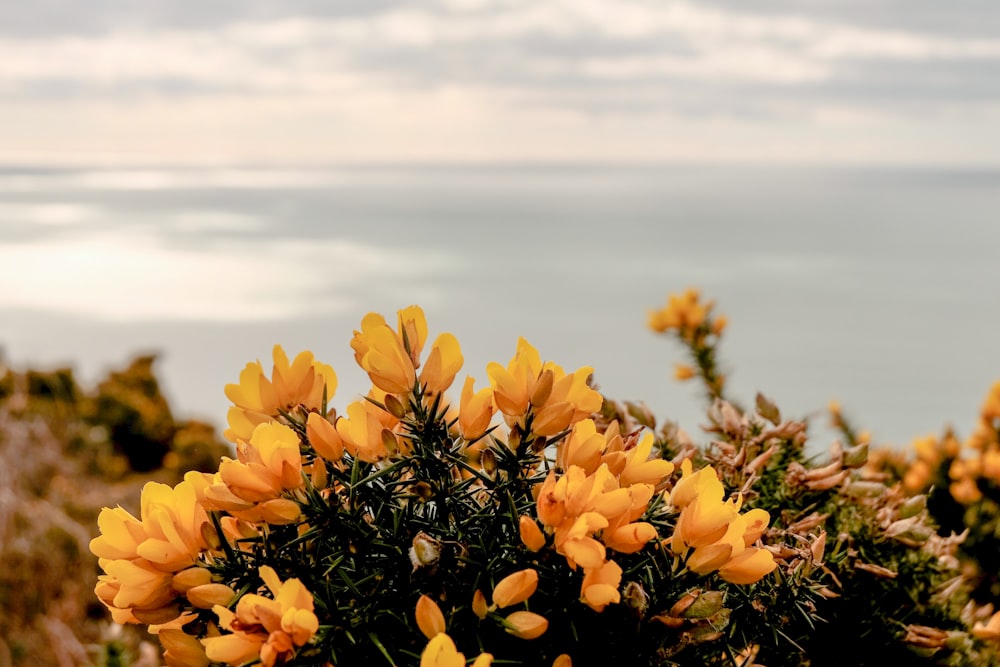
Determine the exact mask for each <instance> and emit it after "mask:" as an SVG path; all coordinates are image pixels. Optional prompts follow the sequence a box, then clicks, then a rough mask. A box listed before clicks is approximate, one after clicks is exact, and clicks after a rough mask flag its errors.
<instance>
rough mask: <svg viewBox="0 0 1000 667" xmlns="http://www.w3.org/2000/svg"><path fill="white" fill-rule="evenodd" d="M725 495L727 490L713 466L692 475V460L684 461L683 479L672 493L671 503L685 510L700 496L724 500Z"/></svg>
mask: <svg viewBox="0 0 1000 667" xmlns="http://www.w3.org/2000/svg"><path fill="white" fill-rule="evenodd" d="M725 493H726V489H725V487H723V486H722V482H720V481H719V477H718V475H717V474H716V473H715V469H714V468H712V466H705V467H704V468H702V469H701V470H699V471H698V472H696V473H692V471H691V459H684V460H683V461H682V462H681V479H680V480H679V481H678V482H677V484H676V485H674V489H673V491H671V492H670V503H671V504H672V505H673V506H674V507H678V508H681V509H683V508H684V507H686V506H687V505H689V504H690V503H691V502H692V501H693V500H694V499H695V498H697V497H698V496H699V495H703V494H704V495H708V496H712V497H717V498H722V496H724V495H725Z"/></svg>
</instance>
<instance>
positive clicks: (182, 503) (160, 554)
mask: <svg viewBox="0 0 1000 667" xmlns="http://www.w3.org/2000/svg"><path fill="white" fill-rule="evenodd" d="M140 516H141V520H140V519H136V518H135V517H134V516H132V515H131V514H129V513H128V512H126V511H125V510H123V509H121V508H115V509H109V508H104V509H103V510H102V511H101V514H100V516H99V517H98V525H99V527H100V528H101V531H102V534H101V535H100V536H98V537H96V538H94V539H93V540H91V543H90V549H91V551H92V552H93V553H94V554H95V555H97V556H98V559H99V560H98V562H99V564H100V566H101V568H102V569H103V570H104V571H105V573H106V575H104V576H101V577H100V578H99V579H98V583H97V586H96V587H95V589H94V592H95V594H96V595H97V597H98V598H99V599H100V600H101V601H102V602H103V603H104V604H105V606H107V607H108V608H109V609H110V610H111V613H112V617H113V618H114V619H115V621H116V622H121V623H133V622H136V621H142V622H144V623H154V622H155V623H163V622H167V621H170V620H172V619H174V618H176V617H177V616H179V615H180V609H179V607H178V606H177V604H176V600H177V597H178V593H179V591H178V590H177V589H175V588H174V586H173V579H174V573H176V572H179V571H181V570H185V569H187V568H189V567H191V566H193V565H194V564H195V562H196V560H197V558H198V556H199V555H200V554H201V553H202V552H203V551H205V550H207V549H208V545H207V544H206V543H205V541H204V537H203V532H202V529H203V527H204V526H206V525H207V523H208V516H207V514H206V513H205V510H204V508H203V507H202V506H201V504H200V503H199V502H198V497H197V493H196V490H195V487H194V486H193V485H192V484H191V483H190V482H187V481H184V482H181V483H180V484H178V485H177V486H176V487H173V488H171V487H169V486H167V485H165V484H159V483H156V482H149V483H147V484H146V485H145V486H144V487H143V490H142V496H141V500H140Z"/></svg>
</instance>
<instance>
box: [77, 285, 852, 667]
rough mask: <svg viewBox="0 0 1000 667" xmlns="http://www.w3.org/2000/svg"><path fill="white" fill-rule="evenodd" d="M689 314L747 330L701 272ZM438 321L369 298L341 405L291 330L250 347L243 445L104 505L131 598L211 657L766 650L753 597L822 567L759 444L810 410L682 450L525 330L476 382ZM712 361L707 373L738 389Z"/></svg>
mask: <svg viewBox="0 0 1000 667" xmlns="http://www.w3.org/2000/svg"><path fill="white" fill-rule="evenodd" d="M675 301H676V303H675ZM667 311H668V312H666V313H663V314H661V315H662V317H661V319H660V320H658V324H657V326H660V325H661V324H662V326H663V327H665V329H669V328H671V327H673V329H671V330H677V331H678V332H681V335H682V336H683V337H684V338H685V339H686V340H688V342H689V343H692V344H705V345H706V346H708V345H709V343H707V342H706V341H708V340H709V339H708V338H707V336H714V337H718V335H719V334H720V333H721V331H722V328H723V327H724V320H722V319H715V320H713V319H712V317H711V312H710V311H711V305H710V304H709V305H700V304H699V302H698V298H697V294H696V293H689V294H688V295H686V296H685V297H684V298H683V299H680V300H677V299H674V300H672V301H671V306H669V307H668V309H667ZM663 322H666V324H663ZM665 329H664V330H665ZM692 331H693V332H695V333H694V334H690V332H692ZM428 332H429V329H428V326H427V322H426V320H425V318H424V314H423V311H422V310H421V309H420V308H419V307H416V306H411V307H408V308H405V309H403V310H401V311H399V313H398V314H397V318H396V322H395V323H394V326H391V325H390V324H389V323H388V322H387V321H386V319H385V318H384V317H383V316H381V315H378V314H375V313H372V314H369V315H367V316H365V317H364V319H363V320H362V322H361V326H360V329H359V330H358V331H355V332H354V335H353V337H352V338H351V340H350V348H351V349H352V350H353V353H354V358H355V361H356V362H357V364H358V366H359V367H360V368H361V369H362V371H364V372H365V373H366V374H367V376H368V378H369V379H370V381H371V388H370V390H369V391H368V392H367V394H366V395H365V396H363V397H360V398H358V399H357V400H354V401H350V402H348V403H347V405H346V407H345V409H344V410H343V411H342V412H340V413H338V411H337V410H335V409H333V408H332V407H331V405H330V402H331V400H332V399H333V397H334V394H335V389H336V382H337V380H336V374H335V373H334V371H333V369H332V368H330V367H329V366H327V365H325V364H322V363H320V362H318V361H316V360H315V359H314V358H313V355H312V354H311V353H309V352H302V353H300V354H298V355H297V356H295V357H294V359H293V360H291V361H289V358H288V357H287V356H286V355H285V352H284V350H283V349H282V348H281V347H280V346H276V347H275V348H274V352H273V362H274V363H273V369H272V371H271V373H270V375H268V374H266V373H265V372H264V370H263V367H262V365H261V364H260V363H259V362H256V363H253V364H249V365H248V366H247V367H246V368H245V369H244V370H243V372H242V373H241V374H240V380H239V383H238V384H231V385H228V386H227V387H226V394H227V396H229V398H230V399H231V400H232V401H233V404H234V405H233V407H232V408H231V409H230V411H229V416H228V417H229V429H228V430H227V436H228V437H229V438H230V439H232V441H233V442H234V444H235V457H229V456H227V457H223V458H222V460H221V461H220V462H219V466H218V470H217V471H216V472H214V473H199V472H189V473H188V474H187V475H186V477H185V480H184V481H183V482H182V483H181V484H179V485H178V486H176V487H174V488H171V487H167V486H164V485H160V484H153V483H150V484H149V485H147V487H146V490H144V492H143V496H142V501H141V512H140V518H135V517H134V516H133V515H131V514H129V513H128V512H126V511H125V510H124V509H121V508H115V509H105V510H104V512H103V513H102V515H101V521H100V528H101V531H102V535H101V536H100V537H98V538H96V539H95V540H94V541H93V543H92V550H93V551H94V553H96V554H97V555H98V556H99V557H100V559H101V566H102V567H103V568H104V571H105V572H106V574H105V575H104V576H102V578H101V581H100V583H99V584H98V587H97V594H98V597H99V598H100V599H101V600H102V601H103V602H104V603H105V605H107V606H108V608H109V609H110V610H111V613H112V615H113V617H114V619H115V620H116V621H118V622H123V623H125V622H127V623H144V624H149V625H151V631H153V632H156V633H158V635H159V637H160V641H161V643H162V645H163V648H164V657H165V660H166V662H167V664H168V665H193V666H196V667H205V666H206V665H209V664H223V665H230V666H232V667H240V666H242V665H249V664H255V663H260V664H263V665H265V666H266V667H272V666H275V665H316V666H317V667H318V666H321V665H322V666H325V665H337V664H355V663H360V662H362V661H384V662H386V663H391V664H413V665H415V664H420V665H422V666H423V667H432V666H435V667H458V666H459V665H465V664H466V658H465V656H466V655H469V656H476V657H475V658H470V659H474V662H473V665H474V666H475V667H487V666H488V665H490V664H491V663H492V662H493V661H494V656H495V657H496V658H495V659H496V660H497V661H498V662H503V663H505V664H544V665H546V666H548V665H553V666H555V667H570V666H571V665H572V664H577V665H578V667H579V666H580V665H584V666H586V665H590V664H597V663H596V662H595V661H596V660H597V659H598V657H599V656H601V655H609V654H608V651H612V653H613V654H614V655H616V656H618V657H619V658H620V659H621V660H623V661H626V662H628V663H629V664H660V663H661V662H662V659H664V658H665V657H667V656H678V655H684V656H687V658H686V659H689V660H691V661H693V662H695V663H697V662H698V661H700V660H703V659H709V658H711V656H716V657H718V656H722V655H735V654H740V653H744V654H747V655H749V654H750V653H752V652H753V651H755V650H759V646H757V645H756V644H754V641H758V640H755V639H754V636H753V635H752V634H747V632H748V631H747V630H746V628H748V627H751V625H748V624H750V623H751V621H750V620H748V619H749V618H750V617H747V616H745V612H743V611H742V609H743V608H744V607H743V606H740V605H741V604H742V603H739V602H738V601H739V600H750V601H754V603H755V604H759V605H763V604H765V602H767V603H768V604H770V603H771V602H770V601H771V598H772V597H773V596H774V590H775V586H777V584H776V583H774V581H772V578H771V577H770V576H769V575H770V574H771V573H772V572H773V571H775V570H776V569H777V568H779V567H782V568H785V570H786V573H785V576H788V572H792V571H796V572H798V571H800V570H801V569H802V568H801V566H800V565H797V563H798V562H799V561H797V560H796V559H795V558H792V557H791V556H789V552H788V550H787V547H786V546H784V545H783V543H782V542H781V539H782V536H781V533H780V531H778V532H774V531H776V530H777V529H773V530H772V529H769V526H771V519H772V515H773V513H772V511H769V510H768V509H766V508H765V507H766V504H765V503H763V501H762V499H761V498H760V494H759V493H758V492H757V491H755V490H754V489H755V483H756V482H757V480H758V477H759V474H760V473H762V472H764V468H765V466H766V461H767V457H765V456H763V455H759V454H760V451H759V450H760V449H761V448H762V447H763V446H764V445H765V444H767V445H768V446H769V447H771V449H770V450H768V451H770V452H772V453H773V451H774V450H775V449H776V448H777V447H778V446H779V444H780V442H783V441H785V440H787V441H788V442H789V443H791V442H792V441H793V437H795V436H796V434H797V433H799V432H800V431H799V430H798V428H797V427H793V426H789V425H788V424H782V425H781V426H779V427H777V428H775V429H773V431H772V432H769V433H764V434H763V435H761V433H760V432H759V431H758V432H757V433H756V435H754V436H753V437H756V438H757V440H754V441H753V442H749V443H748V444H745V445H742V446H743V447H744V449H745V451H744V452H743V454H742V455H741V456H742V457H743V458H742V459H741V460H742V461H743V463H742V464H740V465H741V466H742V467H738V468H734V467H732V466H730V467H726V466H721V465H720V464H719V463H718V462H717V463H716V464H715V465H710V464H707V463H706V461H705V459H704V458H703V457H702V456H701V455H698V454H697V453H696V452H695V451H694V450H693V448H690V447H687V448H685V449H684V451H681V452H675V453H673V454H670V453H669V452H670V451H671V448H672V447H673V446H674V444H675V440H674V437H673V435H671V434H670V433H668V432H666V431H663V432H657V431H655V430H654V424H653V422H654V421H655V420H653V419H652V418H651V417H649V418H645V417H644V419H645V422H646V423H647V427H641V426H638V425H637V424H636V423H635V421H634V419H633V418H632V417H630V416H629V415H628V414H620V413H618V412H617V411H616V408H615V407H614V404H613V403H611V402H609V401H607V400H606V399H605V398H604V397H603V396H602V395H601V394H600V393H599V392H598V391H597V390H596V388H595V387H594V385H593V384H592V380H591V375H592V373H593V369H592V368H590V367H583V368H579V369H577V370H574V371H571V372H570V371H566V370H564V369H563V368H562V367H560V366H559V365H557V364H555V363H553V362H551V361H544V360H543V359H542V357H541V355H540V353H539V352H538V350H536V349H535V348H534V347H533V346H531V345H530V344H529V343H528V342H527V341H525V340H524V339H521V340H519V341H518V343H517V345H516V349H515V352H514V356H513V357H512V358H511V359H510V361H509V362H508V363H507V364H506V365H504V364H501V363H496V362H493V363H490V364H488V366H487V367H486V369H485V370H486V377H487V378H488V383H487V384H486V385H485V386H483V387H482V388H480V389H479V390H476V379H475V378H474V377H471V376H470V377H466V378H465V379H464V381H463V382H462V383H461V388H460V389H459V391H458V397H457V398H458V400H457V402H456V403H453V402H452V400H451V398H449V394H450V393H451V392H452V390H453V388H452V385H454V384H456V383H455V380H456V377H457V376H458V373H459V372H460V371H461V369H462V365H463V357H462V352H461V348H460V346H459V344H458V341H457V340H456V339H455V337H454V336H453V335H451V334H448V333H444V334H441V335H439V336H437V337H436V338H435V339H434V340H433V342H431V343H430V344H428V341H429V333H428ZM685 332H687V333H685ZM699 332H700V333H699ZM689 334H690V335H689ZM712 340H714V339H712ZM705 349H709V348H708V347H706V348H705ZM712 364H714V362H712ZM712 364H700V366H699V368H700V369H701V372H702V377H703V379H708V380H711V379H712V378H715V380H714V381H717V382H718V387H719V388H721V376H718V375H717V374H715V371H714V365H712ZM728 409H730V410H732V408H728ZM727 414H728V413H727ZM734 414H735V413H734ZM734 419H735V417H734ZM730 421H732V420H730ZM755 423H756V422H755ZM727 428H728V427H727ZM740 428H743V430H744V431H746V432H747V433H750V431H748V430H747V428H744V427H740ZM754 428H756V427H754ZM751 430H752V429H751ZM671 433H672V432H671ZM746 437H747V438H750V437H751V435H747V436H746ZM783 439H784V440H783ZM719 444H720V446H721V445H722V444H723V443H721V442H720V443H719ZM748 452H756V453H754V454H753V456H749V455H748ZM768 456H770V454H768ZM754 457H756V458H754ZM696 466H697V469H696ZM677 467H679V468H680V474H679V475H678V474H677V471H676V468H677ZM800 467H801V466H800ZM784 473H785V469H784V468H783V469H782V470H781V471H780V472H776V473H775V475H776V477H775V478H780V475H783V474H784ZM838 474H839V473H838ZM845 474H846V473H845ZM842 479H843V477H842V476H841V477H838V481H841V480H842ZM737 490H738V491H739V492H738V493H736V491H737ZM744 503H746V504H747V506H748V507H749V508H750V509H747V510H746V511H744V509H743V505H744ZM772 532H773V534H772ZM737 591H739V592H738V593H737ZM754 596H759V598H758V597H754ZM730 600H733V602H732V603H731V602H730ZM741 614H742V615H741ZM730 618H732V619H735V620H733V621H732V622H734V623H737V624H738V627H739V628H741V630H740V631H739V632H736V631H735V630H734V631H733V632H732V633H726V632H724V631H723V630H724V629H725V628H726V626H727V624H728V623H730ZM739 624H742V625H739ZM754 646H757V648H754ZM609 647H610V648H609ZM711 659H715V658H711Z"/></svg>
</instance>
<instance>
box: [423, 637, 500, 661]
mask: <svg viewBox="0 0 1000 667" xmlns="http://www.w3.org/2000/svg"><path fill="white" fill-rule="evenodd" d="M491 664H493V656H492V655H490V654H489V653H481V654H480V655H479V657H478V658H476V659H475V661H473V663H472V667H490V665H491ZM420 667H465V655H464V654H462V653H459V652H458V649H456V648H455V642H453V641H452V640H451V637H449V636H448V635H446V634H444V633H441V634H438V635H435V636H434V637H433V638H432V639H431V640H430V641H429V642H427V646H426V647H424V650H423V653H421V654H420Z"/></svg>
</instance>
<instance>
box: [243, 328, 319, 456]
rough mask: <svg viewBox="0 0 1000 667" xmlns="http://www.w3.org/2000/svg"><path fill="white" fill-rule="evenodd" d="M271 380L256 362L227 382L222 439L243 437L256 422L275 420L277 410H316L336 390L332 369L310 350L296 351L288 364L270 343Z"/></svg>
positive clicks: (281, 352) (246, 436)
mask: <svg viewBox="0 0 1000 667" xmlns="http://www.w3.org/2000/svg"><path fill="white" fill-rule="evenodd" d="M273 357H274V368H273V370H272V374H271V379H270V380H268V379H267V377H266V376H265V375H264V369H263V367H262V366H261V364H260V362H259V361H256V362H254V363H251V364H247V365H246V367H245V368H244V369H243V371H242V372H241V373H240V381H239V384H227V385H226V396H228V397H229V400H231V401H232V402H233V404H234V407H232V408H230V409H229V415H228V418H229V428H228V429H227V430H226V432H225V436H226V438H228V439H229V440H231V441H232V442H236V441H237V440H241V439H242V440H247V439H249V438H250V435H251V433H253V429H254V427H255V426H257V425H258V424H262V423H264V422H268V421H271V420H273V419H277V418H278V416H279V415H280V411H281V410H292V409H294V408H296V407H298V406H302V407H304V408H305V409H306V410H318V409H319V408H320V407H321V405H322V402H323V393H324V391H325V392H326V397H327V399H330V398H332V397H333V395H334V393H335V392H336V390H337V375H336V373H334V372H333V369H332V368H331V367H330V366H328V365H326V364H323V363H320V362H318V361H315V360H314V359H313V354H312V352H309V351H305V352H300V353H299V354H298V356H296V357H295V360H294V361H293V362H292V363H289V362H288V357H287V356H286V355H285V351H284V350H283V349H282V347H281V346H280V345H275V346H274V351H273Z"/></svg>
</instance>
